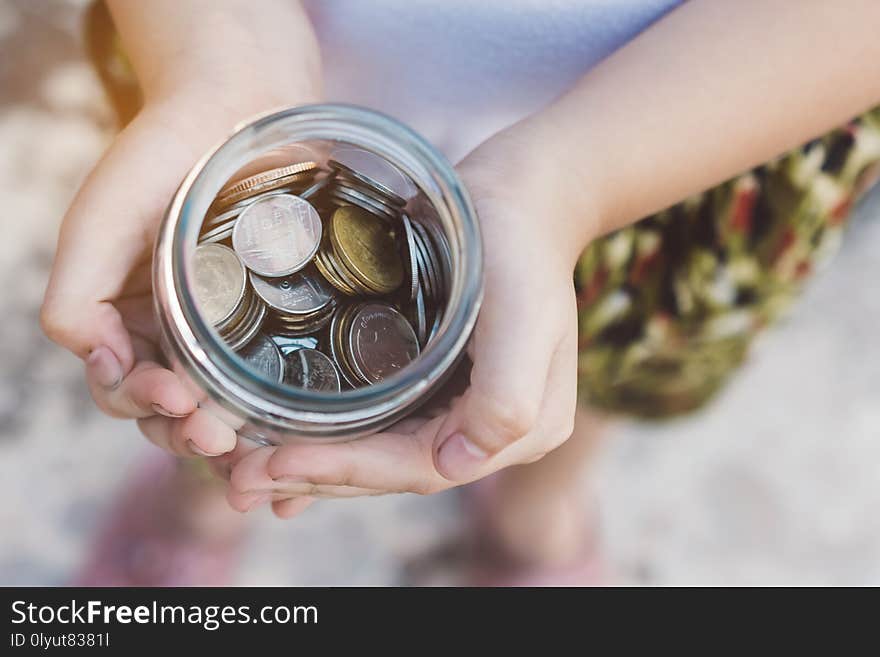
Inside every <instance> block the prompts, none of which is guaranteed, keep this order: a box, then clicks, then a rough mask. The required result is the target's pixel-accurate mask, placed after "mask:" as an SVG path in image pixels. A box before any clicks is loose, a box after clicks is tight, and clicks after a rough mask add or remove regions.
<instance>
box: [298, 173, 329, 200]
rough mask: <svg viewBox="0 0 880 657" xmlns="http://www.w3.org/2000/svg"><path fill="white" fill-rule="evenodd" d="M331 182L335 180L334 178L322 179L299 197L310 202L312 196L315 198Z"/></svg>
mask: <svg viewBox="0 0 880 657" xmlns="http://www.w3.org/2000/svg"><path fill="white" fill-rule="evenodd" d="M331 180H333V177H332V176H327V177H326V178H322V179H321V180H319V181H318V182H316V183H315V184H314V185H312V186H311V187H309V188H308V189H306V190H304V191H303V192H302V193H301V194H300V195H299V197H300V198H304V199H306V200H309V199H310V198H311V197H312V196H314V195H315V194H317V193H318V192H320V191H321V190H322V189H324V188H325V187H326V186H327V185H328V184H329V183H330V181H331Z"/></svg>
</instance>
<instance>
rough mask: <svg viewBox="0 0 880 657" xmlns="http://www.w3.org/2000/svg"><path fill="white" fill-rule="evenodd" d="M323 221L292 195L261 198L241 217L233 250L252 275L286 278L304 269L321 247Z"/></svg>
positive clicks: (233, 239) (307, 205)
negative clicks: (253, 273)
mask: <svg viewBox="0 0 880 657" xmlns="http://www.w3.org/2000/svg"><path fill="white" fill-rule="evenodd" d="M322 230H323V228H322V225H321V217H320V216H319V215H318V211H317V210H315V208H314V207H312V204H311V203H309V202H308V201H305V200H303V199H301V198H299V197H298V196H294V195H292V194H278V195H277V196H269V197H266V198H261V199H259V200H258V201H255V202H254V203H252V204H251V205H249V206H248V207H247V208H245V210H244V211H243V212H242V213H241V214H240V215H239V217H238V220H237V221H236V222H235V228H233V230H232V246H233V248H234V249H235V251H236V253H238V255H239V256H240V257H241V259H242V261H244V264H245V265H246V266H247V267H248V269H250V270H251V271H255V272H256V273H258V274H261V275H263V276H287V275H288V274H292V273H294V272H295V271H299V270H300V269H302V268H303V267H305V266H306V265H307V264H308V263H309V261H310V260H311V259H312V258H313V257H314V255H315V252H316V251H317V250H318V246H319V245H320V244H321V233H322Z"/></svg>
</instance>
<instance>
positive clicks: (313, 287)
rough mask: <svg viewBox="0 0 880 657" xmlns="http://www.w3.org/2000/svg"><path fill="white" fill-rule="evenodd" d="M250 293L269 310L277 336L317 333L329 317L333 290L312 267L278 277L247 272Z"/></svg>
mask: <svg viewBox="0 0 880 657" xmlns="http://www.w3.org/2000/svg"><path fill="white" fill-rule="evenodd" d="M250 283H251V287H252V288H253V290H254V292H255V293H256V294H257V295H258V296H259V297H260V298H261V299H262V300H263V302H264V303H265V304H266V305H267V306H268V307H269V308H270V309H271V311H272V319H271V325H272V328H274V329H275V330H276V331H277V332H278V333H280V334H281V335H289V336H300V335H309V334H311V333H317V332H318V331H320V330H321V329H322V328H323V327H324V326H326V325H327V323H328V322H329V321H330V319H331V317H332V316H333V311H334V310H335V309H336V290H335V289H334V288H332V287H331V286H329V285H328V284H327V282H326V281H325V280H324V278H323V277H322V276H321V275H320V274H319V273H318V272H317V271H315V270H314V269H312V268H309V269H306V270H303V271H301V272H297V273H295V274H292V275H290V276H284V277H282V278H269V277H265V276H260V275H258V274H255V273H254V272H251V273H250Z"/></svg>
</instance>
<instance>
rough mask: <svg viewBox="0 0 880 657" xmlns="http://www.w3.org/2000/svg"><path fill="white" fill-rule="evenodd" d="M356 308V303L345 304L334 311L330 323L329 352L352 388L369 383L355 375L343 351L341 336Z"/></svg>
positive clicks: (343, 341) (345, 331)
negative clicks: (334, 313)
mask: <svg viewBox="0 0 880 657" xmlns="http://www.w3.org/2000/svg"><path fill="white" fill-rule="evenodd" d="M357 308H358V306H357V305H356V304H351V305H348V306H346V307H345V308H343V309H342V310H341V311H340V312H338V313H336V315H335V316H334V317H333V321H332V322H331V323H330V353H331V355H332V356H333V360H334V362H335V363H336V365H337V367H338V368H339V372H340V374H342V377H343V378H344V379H345V382H346V383H347V384H348V385H349V386H350V387H352V388H359V387H360V386H362V385H364V384H368V383H369V381H366V380H362V379H361V378H360V377H359V376H358V375H357V373H356V372H355V371H354V369H353V368H352V367H351V364H350V362H349V360H348V357H347V355H346V353H345V344H344V343H345V340H344V339H343V338H344V336H345V335H346V334H347V332H348V329H349V326H350V319H351V317H352V315H353V313H354V311H355V310H357Z"/></svg>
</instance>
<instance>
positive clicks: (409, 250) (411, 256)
mask: <svg viewBox="0 0 880 657" xmlns="http://www.w3.org/2000/svg"><path fill="white" fill-rule="evenodd" d="M400 219H401V223H402V224H403V234H404V247H405V248H404V249H403V250H404V253H405V254H406V258H405V260H406V265H407V267H408V269H409V275H410V291H409V299H410V301H415V300H416V295H417V294H418V291H419V271H418V266H417V264H416V244H415V241H414V239H415V238H414V237H413V227H412V222H411V221H410V220H409V217H407V216H406V215H405V214H403V215H401V216H400Z"/></svg>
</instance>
